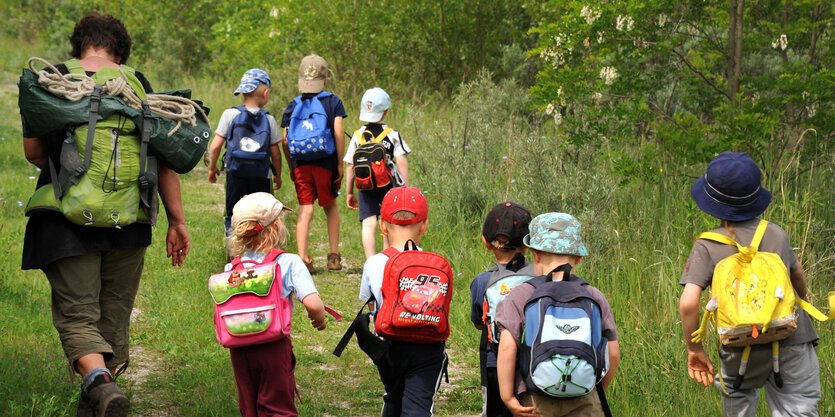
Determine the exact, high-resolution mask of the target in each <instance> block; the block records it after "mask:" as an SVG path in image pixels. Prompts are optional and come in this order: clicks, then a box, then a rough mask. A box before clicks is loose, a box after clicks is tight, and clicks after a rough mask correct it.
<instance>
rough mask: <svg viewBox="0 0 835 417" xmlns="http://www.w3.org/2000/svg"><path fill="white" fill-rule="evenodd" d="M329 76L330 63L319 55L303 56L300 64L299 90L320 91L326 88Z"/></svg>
mask: <svg viewBox="0 0 835 417" xmlns="http://www.w3.org/2000/svg"><path fill="white" fill-rule="evenodd" d="M327 76H328V63H327V62H325V59H324V58H322V57H320V56H319V55H316V54H313V55H308V56H306V57H304V58H302V63H301V65H299V92H300V93H302V94H305V93H319V92H321V91H322V90H323V89H324V88H325V78H327Z"/></svg>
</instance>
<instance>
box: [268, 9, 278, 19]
mask: <svg viewBox="0 0 835 417" xmlns="http://www.w3.org/2000/svg"><path fill="white" fill-rule="evenodd" d="M270 17H278V9H276V8H275V7H273V9H272V10H270Z"/></svg>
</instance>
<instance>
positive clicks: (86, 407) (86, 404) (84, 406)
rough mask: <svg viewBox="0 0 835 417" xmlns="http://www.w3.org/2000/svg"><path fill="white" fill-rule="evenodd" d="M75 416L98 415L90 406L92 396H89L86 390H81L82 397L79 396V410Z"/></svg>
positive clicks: (94, 416)
mask: <svg viewBox="0 0 835 417" xmlns="http://www.w3.org/2000/svg"><path fill="white" fill-rule="evenodd" d="M75 416H76V417H96V413H94V412H93V406H92V405H90V396H89V395H87V392H86V391H84V388H82V389H81V395H79V396H78V408H76V410H75Z"/></svg>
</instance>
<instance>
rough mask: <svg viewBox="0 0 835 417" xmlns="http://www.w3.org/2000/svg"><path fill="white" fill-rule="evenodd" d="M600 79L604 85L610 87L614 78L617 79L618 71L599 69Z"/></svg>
mask: <svg viewBox="0 0 835 417" xmlns="http://www.w3.org/2000/svg"><path fill="white" fill-rule="evenodd" d="M600 78H602V79H603V83H604V84H606V85H612V83H613V82H615V78H618V70H617V69H615V67H608V66H606V67H603V68H601V69H600Z"/></svg>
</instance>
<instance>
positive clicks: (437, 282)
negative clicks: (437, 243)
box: [374, 243, 452, 343]
mask: <svg viewBox="0 0 835 417" xmlns="http://www.w3.org/2000/svg"><path fill="white" fill-rule="evenodd" d="M412 245H414V243H412ZM414 248H415V250H409V249H408V244H407V248H406V250H404V251H403V252H400V251H398V250H397V249H395V248H388V249H386V250H384V251H383V252H382V253H383V254H385V255H386V256H388V257H389V260H388V262H386V267H385V269H384V270H383V286H382V288H381V290H382V294H383V299H382V301H381V305H380V309H379V310H378V311H377V315H376V317H375V319H374V329H375V331H376V332H377V334H378V335H380V336H382V337H385V338H387V339H392V340H399V341H402V342H413V343H433V342H442V341H444V340H446V339H447V338H448V337H449V304H450V301H451V300H452V268H450V266H449V262H447V260H446V259H445V258H444V257H443V256H441V255H438V254H435V253H432V252H426V251H419V250H416V249H417V246H416V245H415V246H414Z"/></svg>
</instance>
